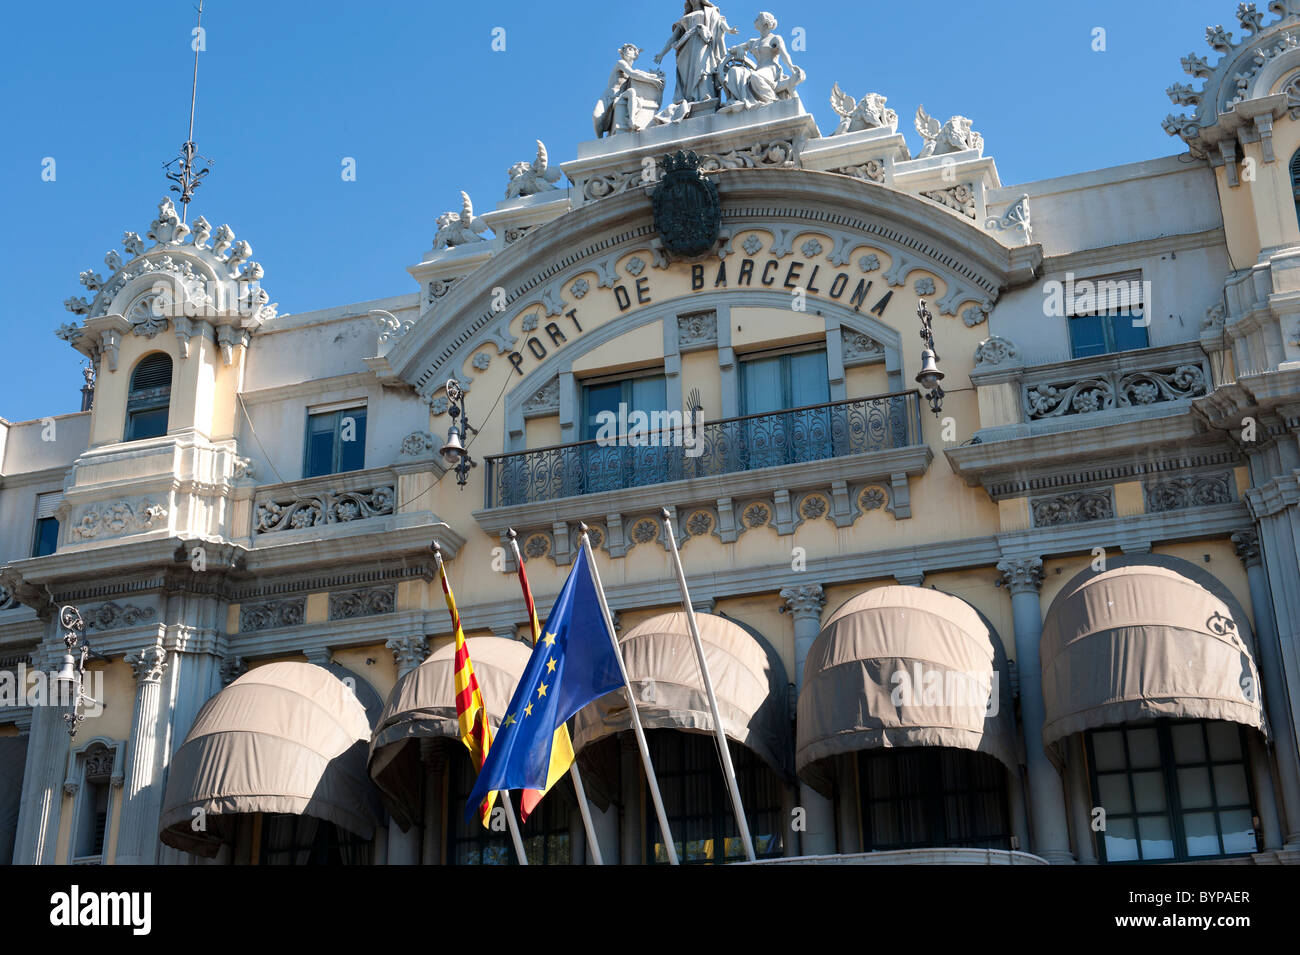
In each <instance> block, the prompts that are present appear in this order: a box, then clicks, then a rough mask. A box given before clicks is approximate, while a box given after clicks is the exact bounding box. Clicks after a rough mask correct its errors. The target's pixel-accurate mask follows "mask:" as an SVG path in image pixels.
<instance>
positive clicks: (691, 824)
mask: <svg viewBox="0 0 1300 955" xmlns="http://www.w3.org/2000/svg"><path fill="white" fill-rule="evenodd" d="M646 737H647V742H648V744H649V746H650V759H651V761H652V762H653V763H654V768H655V775H656V776H658V777H659V790H660V793H661V794H662V795H663V799H664V812H665V813H667V815H668V826H669V828H671V829H672V831H673V843H674V845H675V846H676V847H677V856H678V858H679V859H680V860H681V862H682V863H683V864H690V863H695V864H709V863H717V862H734V861H738V860H743V859H744V858H745V847H744V845H743V844H742V843H741V841H740V835H739V830H738V829H737V828H736V816H735V811H734V810H733V809H732V806H731V795H730V793H729V792H728V790H727V784H726V783H725V782H724V781H723V779H722V765H721V762H720V761H719V759H718V750H717V742H716V740H715V739H714V737H713V735H712V734H711V733H710V734H708V735H704V734H701V733H682V732H678V731H676V730H655V731H652V732H650V733H647V734H646ZM729 746H730V749H731V762H732V765H733V766H734V767H735V770H736V782H737V783H738V784H739V786H740V800H741V802H742V803H744V806H745V816H746V817H747V820H748V822H749V834H750V838H752V839H753V840H754V854H755V855H756V856H758V858H760V859H771V858H774V857H776V856H779V855H781V853H782V848H783V846H782V839H781V837H782V833H783V832H784V818H785V816H784V813H783V811H782V808H781V784H780V781H779V780H778V779H777V777H776V774H775V773H773V772H772V771H771V770H770V769H768V767H767V766H766V765H765V764H764V763H763V761H762V760H761V759H759V758H758V757H757V756H755V755H754V754H753V753H752V752H750V751H749V750H748V749H746V748H745V747H744V746H738V745H736V744H734V743H729ZM645 804H646V806H647V810H646V836H647V838H646V848H647V851H646V859H647V861H649V862H652V863H656V864H658V863H667V861H668V854H667V852H666V851H665V850H664V845H663V836H662V835H661V834H660V832H659V821H658V819H656V818H655V812H654V808H653V807H654V803H653V802H651V800H650V793H649V790H648V789H647V790H646V795H645Z"/></svg>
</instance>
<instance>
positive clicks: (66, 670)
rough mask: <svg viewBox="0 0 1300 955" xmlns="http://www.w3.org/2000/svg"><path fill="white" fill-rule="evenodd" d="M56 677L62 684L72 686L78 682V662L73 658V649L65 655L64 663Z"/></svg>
mask: <svg viewBox="0 0 1300 955" xmlns="http://www.w3.org/2000/svg"><path fill="white" fill-rule="evenodd" d="M54 679H55V681H56V682H58V684H59V685H60V686H72V685H73V684H75V683H76V682H77V663H76V661H75V660H73V659H72V652H71V651H69V652H67V653H65V654H64V655H63V664H62V665H61V666H60V667H59V672H58V675H57V676H55V678H54Z"/></svg>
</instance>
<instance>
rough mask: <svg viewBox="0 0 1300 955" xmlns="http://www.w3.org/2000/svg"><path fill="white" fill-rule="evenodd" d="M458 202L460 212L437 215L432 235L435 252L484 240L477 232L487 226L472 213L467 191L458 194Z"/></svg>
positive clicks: (472, 206) (472, 209)
mask: <svg viewBox="0 0 1300 955" xmlns="http://www.w3.org/2000/svg"><path fill="white" fill-rule="evenodd" d="M460 203H461V207H460V212H444V213H443V214H442V215H440V216H438V219H437V223H438V231H437V233H436V234H435V235H434V237H433V249H434V251H435V252H437V251H440V250H442V249H450V248H454V247H455V246H458V245H467V244H468V243H470V242H483V241H484V238H483V236H481V235H479V233H480V232H482V231H483V230H484V229H486V228H487V227H488V226H487V223H486V222H484V221H483V220H482V219H481V218H480V217H478V216H476V215H474V205H473V203H471V202H470V201H469V193H467V192H462V193H461V194H460Z"/></svg>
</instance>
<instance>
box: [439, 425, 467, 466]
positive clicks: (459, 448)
mask: <svg viewBox="0 0 1300 955" xmlns="http://www.w3.org/2000/svg"><path fill="white" fill-rule="evenodd" d="M464 453H465V446H464V445H463V444H461V441H460V428H458V427H456V426H455V425H454V424H453V425H452V426H451V427H450V428H448V429H447V441H446V443H445V444H443V446H442V456H443V457H444V458H446V459H447V463H448V464H449V465H451V466H452V467H455V466H456V465H457V464H459V463H460V459H461V456H462V455H464Z"/></svg>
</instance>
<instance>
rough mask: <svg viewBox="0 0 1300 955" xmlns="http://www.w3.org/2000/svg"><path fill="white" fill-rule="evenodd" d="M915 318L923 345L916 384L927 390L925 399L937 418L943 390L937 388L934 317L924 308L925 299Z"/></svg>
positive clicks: (938, 379) (937, 361)
mask: <svg viewBox="0 0 1300 955" xmlns="http://www.w3.org/2000/svg"><path fill="white" fill-rule="evenodd" d="M916 317H917V318H919V319H920V320H921V341H922V342H924V343H925V347H924V348H922V349H921V370H920V371H919V372H918V373H917V375H916V383H917V384H918V385H920V386H921V387H922V388H925V389H927V392H926V395H925V397H926V398H927V399H929V401H930V410H931V411H933V412H934V414H935V417H938V416H939V412H941V411H943V388H941V387H940V386H939V382H941V381H943V372H941V371H940V370H939V355H938V353H937V352H935V350H934V325H933V323H934V316H933V315H931V314H930V310H929V309H928V308H926V307H925V299H921V304H920V305H918V306H917V308H916Z"/></svg>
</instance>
